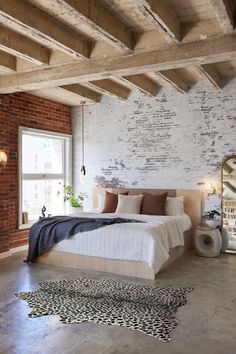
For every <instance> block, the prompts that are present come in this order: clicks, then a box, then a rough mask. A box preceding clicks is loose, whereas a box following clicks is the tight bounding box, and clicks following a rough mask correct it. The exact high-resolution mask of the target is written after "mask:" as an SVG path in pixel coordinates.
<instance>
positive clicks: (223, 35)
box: [0, 0, 236, 106]
mask: <svg viewBox="0 0 236 354" xmlns="http://www.w3.org/2000/svg"><path fill="white" fill-rule="evenodd" d="M235 15H236V0H159V1H156V0H87V1H84V0H53V1H52V0H21V1H18V0H7V1H6V0H0V94H5V93H12V92H19V91H28V92H31V93H32V94H35V95H39V96H41V97H45V98H49V99H52V100H56V101H60V102H63V103H65V104H68V105H71V106H73V105H80V104H95V103H98V102H100V101H101V99H102V95H111V96H115V97H117V98H118V99H121V100H126V99H127V98H128V97H129V94H130V92H131V90H135V89H138V90H140V91H141V92H144V93H145V94H147V95H150V96H155V95H157V94H158V92H159V91H160V89H161V87H162V86H165V85H167V86H168V87H170V88H172V89H175V90H177V92H179V93H182V94H186V93H187V92H188V90H189V89H190V88H191V86H193V85H194V84H195V83H196V82H198V81H200V80H205V81H206V82H208V83H209V85H212V86H213V87H215V88H216V89H221V88H222V87H223V85H224V82H226V81H225V80H224V79H225V78H226V77H228V78H231V77H233V76H235V75H236V31H235V22H234V21H235V17H236V16H235Z"/></svg>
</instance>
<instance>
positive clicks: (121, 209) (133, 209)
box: [116, 194, 143, 214]
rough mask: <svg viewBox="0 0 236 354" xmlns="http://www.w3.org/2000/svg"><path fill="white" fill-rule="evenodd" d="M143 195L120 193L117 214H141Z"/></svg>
mask: <svg viewBox="0 0 236 354" xmlns="http://www.w3.org/2000/svg"><path fill="white" fill-rule="evenodd" d="M142 200H143V195H122V194H119V195H118V204H117V208H116V214H139V213H140V208H141V204H142Z"/></svg>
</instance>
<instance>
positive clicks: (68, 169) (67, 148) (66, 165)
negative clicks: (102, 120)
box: [18, 126, 72, 229]
mask: <svg viewBox="0 0 236 354" xmlns="http://www.w3.org/2000/svg"><path fill="white" fill-rule="evenodd" d="M23 134H29V135H36V136H46V137H50V138H55V139H56V138H62V139H63V142H64V149H63V171H62V174H42V173H34V174H28V173H27V174H24V176H23V173H22V136H23ZM18 174H19V178H18V183H19V189H18V190H19V193H18V200H19V205H18V210H19V215H18V226H19V229H26V228H29V227H30V226H32V224H33V222H31V223H29V224H22V185H23V180H24V179H27V180H34V179H37V180H44V179H47V180H48V179H55V178H56V179H57V178H58V179H63V180H64V183H65V184H72V136H71V135H69V134H62V133H54V132H52V131H48V130H41V129H34V128H27V127H22V126H19V127H18ZM65 213H66V214H68V213H69V206H68V205H67V203H65Z"/></svg>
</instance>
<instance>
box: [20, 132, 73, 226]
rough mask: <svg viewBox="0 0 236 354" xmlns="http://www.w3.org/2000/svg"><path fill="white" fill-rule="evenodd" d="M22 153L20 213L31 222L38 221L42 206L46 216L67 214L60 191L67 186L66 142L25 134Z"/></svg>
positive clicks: (57, 137)
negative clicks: (64, 185) (65, 184)
mask: <svg viewBox="0 0 236 354" xmlns="http://www.w3.org/2000/svg"><path fill="white" fill-rule="evenodd" d="M21 150H22V166H21V167H22V168H21V170H22V186H21V212H22V213H24V214H26V215H27V219H28V221H29V222H32V221H36V220H37V219H38V218H39V216H40V215H41V209H42V208H43V206H45V207H46V209H47V210H46V215H48V214H52V215H63V214H65V203H64V201H63V197H62V190H61V189H62V186H63V184H64V183H66V181H65V166H66V161H65V159H66V151H65V150H66V141H65V138H63V137H60V136H50V135H45V134H42V135H40V134H38V133H37V134H35V133H34V132H32V133H31V132H30V131H26V132H24V131H23V132H22V149H21ZM58 191H60V192H61V193H60V194H59V195H58Z"/></svg>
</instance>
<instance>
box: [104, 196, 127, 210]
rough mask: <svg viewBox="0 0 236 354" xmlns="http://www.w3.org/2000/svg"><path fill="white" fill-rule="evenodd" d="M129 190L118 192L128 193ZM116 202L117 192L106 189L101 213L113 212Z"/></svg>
mask: <svg viewBox="0 0 236 354" xmlns="http://www.w3.org/2000/svg"><path fill="white" fill-rule="evenodd" d="M128 193H129V192H124V193H119V194H123V195H128ZM117 204H118V194H117V193H110V192H107V191H106V195H105V202H104V208H103V211H102V213H115V211H116V208H117Z"/></svg>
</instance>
